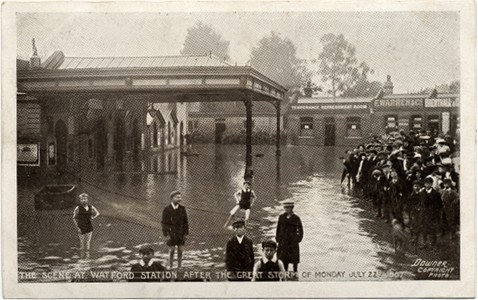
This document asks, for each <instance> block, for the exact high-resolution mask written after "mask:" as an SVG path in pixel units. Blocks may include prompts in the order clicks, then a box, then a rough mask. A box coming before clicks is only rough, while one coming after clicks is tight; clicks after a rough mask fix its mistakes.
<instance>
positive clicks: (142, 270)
mask: <svg viewBox="0 0 478 300" xmlns="http://www.w3.org/2000/svg"><path fill="white" fill-rule="evenodd" d="M139 255H140V256H141V259H140V260H139V262H138V263H136V264H134V265H133V266H131V273H133V275H134V276H133V278H132V279H129V281H131V282H148V281H149V282H152V281H161V276H158V275H156V276H151V275H150V274H151V273H152V272H163V271H165V270H166V269H165V268H164V267H163V266H162V265H161V263H160V262H159V261H157V260H155V259H154V258H153V256H154V250H153V248H152V247H151V246H150V245H144V246H142V247H141V248H140V249H139Z"/></svg>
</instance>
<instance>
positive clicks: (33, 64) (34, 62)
mask: <svg viewBox="0 0 478 300" xmlns="http://www.w3.org/2000/svg"><path fill="white" fill-rule="evenodd" d="M32 48H33V53H32V56H31V57H30V69H40V68H41V58H40V57H39V56H38V51H37V46H36V45H35V39H34V38H33V39H32Z"/></svg>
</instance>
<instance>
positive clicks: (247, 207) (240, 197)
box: [224, 181, 256, 228]
mask: <svg viewBox="0 0 478 300" xmlns="http://www.w3.org/2000/svg"><path fill="white" fill-rule="evenodd" d="M234 197H235V198H236V203H237V204H236V206H234V208H233V209H232V210H231V212H230V215H229V217H228V218H227V221H226V223H225V224H224V228H226V227H227V225H229V222H231V220H232V217H233V216H234V215H235V214H236V213H237V211H238V210H240V209H243V210H244V211H245V218H244V222H245V226H247V223H248V221H249V215H250V214H251V206H252V205H253V204H254V201H255V200H256V194H255V193H254V191H253V190H252V184H251V182H250V181H244V184H243V187H242V189H241V190H240V191H237V192H236V193H235V194H234Z"/></svg>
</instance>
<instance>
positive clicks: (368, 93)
mask: <svg viewBox="0 0 478 300" xmlns="http://www.w3.org/2000/svg"><path fill="white" fill-rule="evenodd" d="M382 87H383V84H382V83H381V82H378V81H369V80H368V79H367V77H365V76H361V77H360V78H359V79H358V80H357V82H356V83H355V84H354V85H353V86H351V87H349V88H347V89H346V90H345V91H344V92H343V94H342V96H343V97H350V98H353V97H375V96H377V94H378V93H379V92H380V90H381V89H382Z"/></svg>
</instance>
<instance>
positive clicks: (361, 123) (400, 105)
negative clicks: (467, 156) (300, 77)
mask: <svg viewBox="0 0 478 300" xmlns="http://www.w3.org/2000/svg"><path fill="white" fill-rule="evenodd" d="M459 98H460V97H459V94H452V93H438V92H437V91H436V90H433V91H432V92H431V93H429V94H394V93H393V83H392V82H391V78H390V76H388V77H387V81H386V82H385V83H384V85H383V89H382V90H381V91H380V93H379V94H378V95H377V96H376V97H375V98H373V99H372V98H341V97H337V98H335V99H334V98H331V97H325V98H314V97H310V95H309V97H301V98H299V99H298V100H297V101H296V102H295V103H292V104H291V105H290V107H289V110H288V113H287V118H288V121H287V124H288V126H287V133H288V141H289V143H291V144H294V145H316V146H355V145H358V144H360V143H364V142H365V141H367V140H368V139H369V137H370V136H371V135H382V134H385V133H387V132H390V131H399V130H404V131H405V132H407V133H408V132H410V131H415V132H416V131H420V132H422V133H424V134H428V135H434V136H437V135H439V134H450V135H451V136H457V135H458V133H459V127H460V119H459V118H460V117H459V116H460V111H459Z"/></svg>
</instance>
